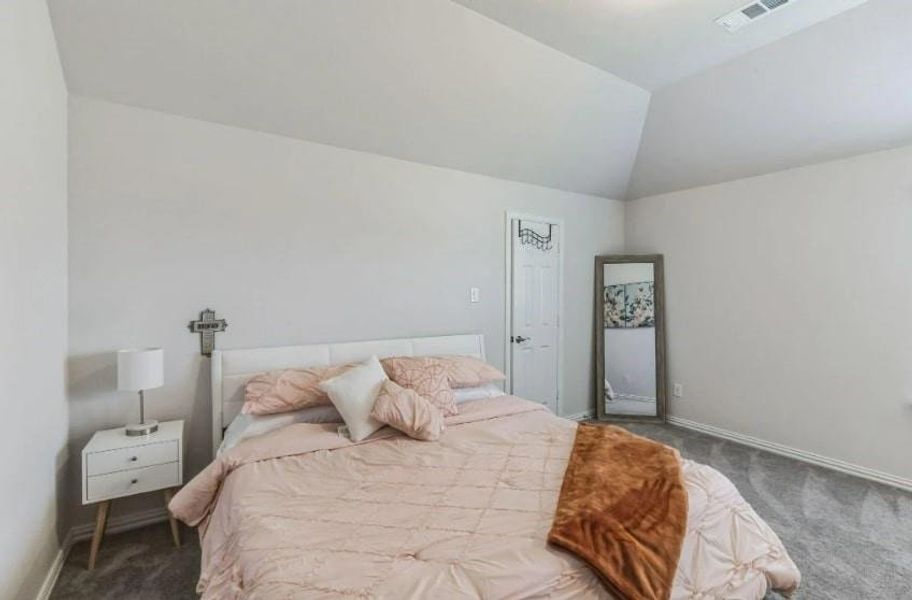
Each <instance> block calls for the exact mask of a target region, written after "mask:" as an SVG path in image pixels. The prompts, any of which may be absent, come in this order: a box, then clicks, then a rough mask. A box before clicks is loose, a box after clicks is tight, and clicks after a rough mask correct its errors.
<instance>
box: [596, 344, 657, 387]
mask: <svg viewBox="0 0 912 600" xmlns="http://www.w3.org/2000/svg"><path fill="white" fill-rule="evenodd" d="M655 359H656V344H655V327H632V328H629V329H628V328H623V329H620V328H617V329H615V328H608V329H605V376H606V377H607V378H608V381H609V382H610V383H611V387H612V388H613V389H614V391H615V392H616V393H618V394H627V395H633V396H640V397H642V398H652V399H653V400H655V397H656V363H655Z"/></svg>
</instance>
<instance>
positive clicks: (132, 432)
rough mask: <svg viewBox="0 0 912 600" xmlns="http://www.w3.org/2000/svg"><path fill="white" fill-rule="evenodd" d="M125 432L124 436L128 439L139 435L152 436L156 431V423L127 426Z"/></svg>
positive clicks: (147, 422) (148, 422) (149, 422)
mask: <svg viewBox="0 0 912 600" xmlns="http://www.w3.org/2000/svg"><path fill="white" fill-rule="evenodd" d="M125 430H126V434H127V435H128V436H130V437H135V436H139V435H152V434H153V433H155V432H156V431H158V421H152V420H149V421H146V422H145V423H140V424H138V425H127V426H126V428H125Z"/></svg>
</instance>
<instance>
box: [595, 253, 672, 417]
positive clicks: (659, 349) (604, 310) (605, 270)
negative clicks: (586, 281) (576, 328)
mask: <svg viewBox="0 0 912 600" xmlns="http://www.w3.org/2000/svg"><path fill="white" fill-rule="evenodd" d="M595 340H596V386H595V387H596V413H597V416H598V418H599V420H606V421H647V422H653V423H656V422H659V423H661V422H664V421H665V399H666V391H667V390H666V383H665V280H664V270H663V261H662V256H661V255H660V254H647V255H612V256H597V257H595Z"/></svg>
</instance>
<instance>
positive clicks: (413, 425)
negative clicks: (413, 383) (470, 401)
mask: <svg viewBox="0 0 912 600" xmlns="http://www.w3.org/2000/svg"><path fill="white" fill-rule="evenodd" d="M371 416H372V417H373V418H375V419H377V420H378V421H380V422H381V423H386V424H387V425H389V426H390V427H394V428H396V429H398V430H399V431H401V432H402V433H404V434H406V435H407V436H409V437H412V438H415V439H416V440H427V441H433V440H436V439H438V438H439V437H440V434H441V433H443V428H444V425H443V414H442V413H441V412H440V411H439V410H438V409H437V407H436V406H434V405H433V404H431V403H430V401H429V400H427V399H426V398H424V397H422V396H420V395H419V394H418V392H416V391H415V390H409V389H406V388H404V387H401V386H400V385H398V384H396V383H395V382H393V381H389V380H387V381H384V382H383V385H382V387H381V388H380V393H379V394H377V399H376V400H375V401H374V408H373V410H371Z"/></svg>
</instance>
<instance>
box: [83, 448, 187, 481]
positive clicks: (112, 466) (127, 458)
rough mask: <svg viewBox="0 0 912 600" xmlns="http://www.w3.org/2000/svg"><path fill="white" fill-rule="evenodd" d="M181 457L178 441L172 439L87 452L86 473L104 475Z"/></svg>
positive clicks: (158, 463)
mask: <svg viewBox="0 0 912 600" xmlns="http://www.w3.org/2000/svg"><path fill="white" fill-rule="evenodd" d="M179 459H180V455H179V449H178V441H177V440H170V441H167V442H159V443H155V444H145V445H143V446H134V447H132V448H119V449H117V450H105V451H103V452H89V453H87V454H86V475H88V476H89V477H91V476H94V475H104V474H107V473H114V472H116V471H125V470H127V469H138V468H141V467H148V466H151V465H161V464H165V463H170V462H175V461H177V460H179Z"/></svg>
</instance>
